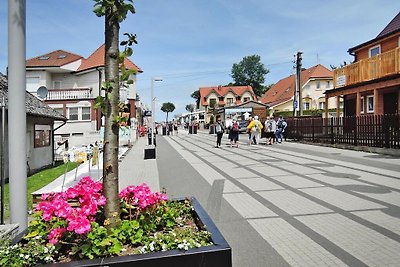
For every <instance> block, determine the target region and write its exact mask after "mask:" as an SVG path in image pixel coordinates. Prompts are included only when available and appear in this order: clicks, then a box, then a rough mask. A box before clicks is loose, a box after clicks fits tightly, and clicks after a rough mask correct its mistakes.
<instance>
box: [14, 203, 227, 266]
mask: <svg viewBox="0 0 400 267" xmlns="http://www.w3.org/2000/svg"><path fill="white" fill-rule="evenodd" d="M191 201H192V205H193V207H194V211H195V213H196V216H197V219H198V220H197V224H198V225H199V226H200V227H205V228H206V229H207V230H208V231H209V232H210V233H211V238H212V241H213V243H214V245H211V246H205V247H201V248H193V249H189V250H187V251H184V250H170V251H160V252H151V253H147V254H140V255H132V256H120V257H111V258H99V259H93V260H80V261H72V262H68V263H53V264H48V265H45V266H47V267H57V266H65V267H73V266H74V267H77V266H109V267H111V266H113V267H117V266H118V267H123V266H131V267H159V266H166V267H168V266H173V267H191V266H196V267H197V266H198V267H231V266H232V253H231V248H230V246H229V245H228V243H227V242H226V240H225V239H224V237H223V236H222V235H221V233H220V232H219V230H218V229H217V227H216V226H215V224H214V222H213V221H212V220H211V218H210V217H209V216H208V214H207V213H206V211H205V210H204V209H203V208H202V207H201V205H200V203H199V202H198V201H197V200H196V199H195V198H191ZM21 237H22V235H21V236H20V237H19V238H21ZM16 239H18V237H17V238H15V240H16Z"/></svg>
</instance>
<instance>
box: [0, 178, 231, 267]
mask: <svg viewBox="0 0 400 267" xmlns="http://www.w3.org/2000/svg"><path fill="white" fill-rule="evenodd" d="M101 190H102V184H101V183H98V182H94V181H93V180H91V179H90V178H89V177H85V178H82V180H81V181H80V182H79V183H78V184H77V185H76V186H74V187H72V188H70V189H68V190H67V191H66V192H64V193H57V194H49V195H44V196H43V197H42V202H41V203H40V204H39V205H38V207H37V212H36V213H35V217H34V220H33V221H31V223H30V225H29V228H28V229H27V233H26V234H25V235H24V236H23V238H22V240H21V242H18V243H17V244H15V245H12V246H5V247H3V248H2V249H1V250H0V266H34V265H37V264H46V263H54V262H61V263H66V262H71V264H72V263H73V262H72V261H74V262H75V261H76V260H81V259H90V260H92V259H96V258H102V259H101V261H104V257H114V258H110V259H111V262H119V261H120V259H119V260H118V258H121V257H117V256H124V255H135V254H140V255H141V256H143V254H146V253H149V252H156V251H160V253H162V251H165V252H169V251H171V250H176V249H177V250H181V251H183V252H187V253H186V254H187V255H189V254H190V253H192V252H190V253H189V252H188V250H191V249H193V248H195V250H194V254H196V253H197V254H198V253H199V252H200V253H201V251H202V249H203V248H206V249H205V250H206V251H207V250H210V252H212V251H213V249H215V248H213V249H211V248H212V247H213V245H214V243H215V242H213V241H214V239H215V238H217V239H216V240H217V242H220V243H224V247H223V249H224V250H225V251H228V254H227V255H228V256H229V259H228V261H229V262H230V248H229V246H228V245H227V244H226V241H225V240H224V239H223V238H222V237H212V234H211V233H210V232H209V231H207V230H206V227H204V225H203V224H204V220H201V219H199V217H198V216H197V214H196V212H194V209H193V206H192V203H196V205H198V203H197V201H195V200H189V199H184V200H175V201H167V197H166V195H165V194H162V193H159V192H156V193H152V192H151V191H150V189H149V187H148V186H147V185H146V184H142V185H140V186H129V187H127V188H126V189H124V190H122V191H121V193H120V198H121V205H122V206H121V207H122V214H121V224H120V226H119V227H118V228H115V229H111V230H110V231H107V229H106V228H105V226H106V225H107V223H108V220H107V219H106V218H104V217H103V216H102V208H103V206H104V204H105V201H106V199H105V198H104V196H103V195H102V194H101ZM71 201H74V202H77V203H79V204H78V205H71V203H70V202H71ZM200 209H201V208H200ZM201 210H202V209H201ZM200 212H201V213H205V212H204V210H202V211H200ZM203 215H204V214H203ZM207 218H208V216H207ZM208 220H209V219H208ZM207 224H209V225H210V226H211V229H212V230H213V231H215V230H216V228H215V225H214V224H213V223H212V222H210V221H207ZM208 228H209V227H208V226H207V229H208ZM214 228H215V229H214ZM217 232H218V230H217ZM218 234H219V232H218ZM221 238H222V239H221ZM196 248H200V249H197V250H196ZM214 252H215V251H214ZM127 257H132V256H127ZM122 258H123V257H122ZM203 258H204V257H203ZM138 259H143V257H140V256H139V257H138ZM129 260H130V261H132V259H131V258H130V259H129ZM106 261H107V260H106ZM108 265H109V266H112V264H111V263H108ZM73 266H88V262H86V263H85V265H76V264H73ZM92 266H94V265H92ZM121 266H124V265H121ZM205 266H206V265H205ZM207 266H211V265H207ZM216 266H218V265H216ZM226 266H228V265H226Z"/></svg>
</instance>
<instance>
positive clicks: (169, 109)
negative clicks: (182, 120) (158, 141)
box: [161, 102, 175, 121]
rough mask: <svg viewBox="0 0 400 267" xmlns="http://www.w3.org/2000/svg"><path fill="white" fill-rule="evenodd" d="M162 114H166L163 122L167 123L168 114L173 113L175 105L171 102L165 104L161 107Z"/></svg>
mask: <svg viewBox="0 0 400 267" xmlns="http://www.w3.org/2000/svg"><path fill="white" fill-rule="evenodd" d="M161 110H162V112H165V113H167V117H166V119H165V121H168V113H170V112H173V111H174V110H175V105H174V104H173V103H171V102H166V103H163V104H162V105H161Z"/></svg>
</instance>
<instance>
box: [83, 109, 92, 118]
mask: <svg viewBox="0 0 400 267" xmlns="http://www.w3.org/2000/svg"><path fill="white" fill-rule="evenodd" d="M82 120H90V107H83V108H82Z"/></svg>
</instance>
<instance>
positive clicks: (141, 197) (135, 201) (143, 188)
mask: <svg viewBox="0 0 400 267" xmlns="http://www.w3.org/2000/svg"><path fill="white" fill-rule="evenodd" d="M119 197H120V198H121V199H123V200H124V201H125V202H127V203H128V204H130V205H138V206H139V207H140V208H141V209H145V208H147V207H149V206H151V205H154V204H157V203H158V202H159V201H163V200H167V199H168V198H167V196H166V195H164V194H162V193H160V192H155V193H152V192H151V190H150V187H149V186H148V185H147V184H141V185H138V186H128V187H127V188H125V189H124V190H122V191H121V192H120V193H119Z"/></svg>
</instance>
